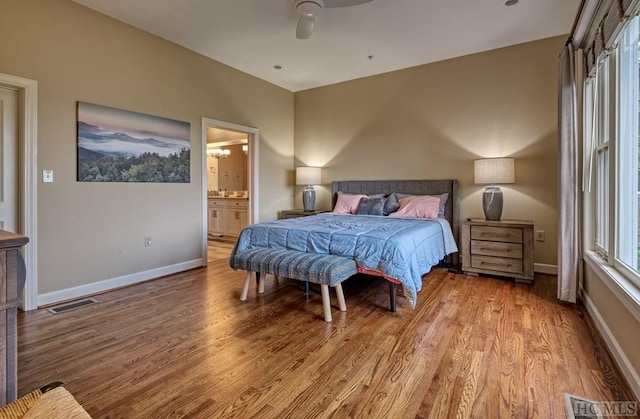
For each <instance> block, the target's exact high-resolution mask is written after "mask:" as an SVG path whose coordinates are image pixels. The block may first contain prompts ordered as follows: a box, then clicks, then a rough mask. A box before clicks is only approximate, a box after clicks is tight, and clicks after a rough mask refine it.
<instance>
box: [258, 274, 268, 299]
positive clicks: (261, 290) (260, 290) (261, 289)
mask: <svg viewBox="0 0 640 419" xmlns="http://www.w3.org/2000/svg"><path fill="white" fill-rule="evenodd" d="M265 276H267V274H262V275H260V279H259V280H258V294H264V279H265Z"/></svg>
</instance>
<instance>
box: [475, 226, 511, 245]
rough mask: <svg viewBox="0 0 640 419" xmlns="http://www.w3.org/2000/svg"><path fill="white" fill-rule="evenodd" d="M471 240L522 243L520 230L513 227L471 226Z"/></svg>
mask: <svg viewBox="0 0 640 419" xmlns="http://www.w3.org/2000/svg"><path fill="white" fill-rule="evenodd" d="M471 240H487V241H495V242H508V243H522V229H521V228H513V227H487V226H471Z"/></svg>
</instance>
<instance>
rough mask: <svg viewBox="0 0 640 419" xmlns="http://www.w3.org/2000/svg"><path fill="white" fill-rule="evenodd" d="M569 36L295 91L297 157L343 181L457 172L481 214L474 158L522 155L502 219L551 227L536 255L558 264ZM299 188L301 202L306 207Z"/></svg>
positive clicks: (324, 203)
mask: <svg viewBox="0 0 640 419" xmlns="http://www.w3.org/2000/svg"><path fill="white" fill-rule="evenodd" d="M565 40H566V36H561V37H555V38H550V39H545V40H541V41H536V42H530V43H526V44H521V45H516V46H513V47H509V48H502V49H498V50H493V51H489V52H484V53H480V54H474V55H469V56H465V57H460V58H455V59H451V60H447V61H442V62H438V63H434V64H428V65H423V66H419V67H413V68H409V69H405V70H400V71H395V72H392V73H387V74H383V75H379V76H373V77H368V78H363V79H359V80H354V81H349V82H345V83H340V84H335V85H332V86H327V87H321V88H317V89H311V90H307V91H303V92H297V93H296V94H295V158H296V165H319V166H322V167H324V170H323V183H324V184H325V185H323V186H322V187H318V188H316V190H317V195H318V196H317V199H318V203H317V207H318V208H329V207H330V197H329V191H330V183H331V181H332V180H337V179H436V178H440V179H442V178H457V179H459V180H460V186H461V215H462V217H463V218H466V217H481V216H482V215H483V213H482V205H481V200H482V190H483V186H481V185H475V184H474V183H473V160H474V159H476V158H480V157H504V156H510V157H514V158H515V159H516V183H515V184H513V185H505V186H503V187H502V189H503V191H504V195H505V204H504V211H503V218H510V219H528V220H533V221H534V222H535V228H536V229H537V230H544V231H545V232H546V241H545V242H544V243H540V242H537V243H536V247H535V262H536V263H543V264H550V265H555V264H556V259H557V258H556V251H557V250H556V247H557V246H556V218H557V203H556V201H557V198H556V193H557V187H556V181H557V173H556V164H557V163H556V141H557V111H556V109H557V104H556V100H557V89H556V85H557V84H556V83H557V82H556V80H557V77H556V68H557V56H558V52H559V51H560V48H561V47H562V45H563V43H564V41H565ZM298 201H300V190H297V191H296V194H295V203H296V204H298V206H300V205H299V202H298Z"/></svg>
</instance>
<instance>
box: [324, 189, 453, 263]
mask: <svg viewBox="0 0 640 419" xmlns="http://www.w3.org/2000/svg"><path fill="white" fill-rule="evenodd" d="M331 186H332V187H331V208H333V207H334V206H335V205H336V201H337V200H338V191H340V192H344V193H349V194H365V195H373V194H380V193H383V194H390V193H392V192H399V193H405V194H411V195H440V194H442V193H445V192H447V193H448V194H449V199H448V200H447V204H446V206H445V209H444V214H445V217H446V219H447V220H449V223H450V224H451V230H452V231H453V237H454V238H455V239H456V243H457V244H458V247H460V233H459V232H460V195H459V184H458V180H457V179H438V180H337V181H334V182H332V183H331ZM457 261H458V257H457V255H455V257H454V258H448V262H449V263H451V264H454V265H457Z"/></svg>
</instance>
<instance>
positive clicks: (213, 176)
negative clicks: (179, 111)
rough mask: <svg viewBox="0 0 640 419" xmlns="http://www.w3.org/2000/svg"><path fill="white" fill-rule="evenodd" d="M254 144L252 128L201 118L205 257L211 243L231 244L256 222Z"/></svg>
mask: <svg viewBox="0 0 640 419" xmlns="http://www.w3.org/2000/svg"><path fill="white" fill-rule="evenodd" d="M258 142H259V131H258V130H257V129H256V128H253V127H247V126H242V125H238V124H234V123H230V122H225V121H219V120H214V119H209V118H203V119H202V143H203V150H202V151H203V161H202V167H203V178H202V183H203V215H204V217H203V226H204V231H203V251H204V254H205V255H208V254H210V253H211V252H210V247H211V246H210V245H211V244H213V245H219V244H220V243H227V244H233V243H235V241H236V240H237V238H238V235H239V234H240V231H241V230H242V228H244V227H245V226H246V225H248V224H252V223H255V222H257V218H258V217H257V214H258V188H257V185H258V182H257V161H258V159H257V157H258ZM207 259H208V258H207Z"/></svg>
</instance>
